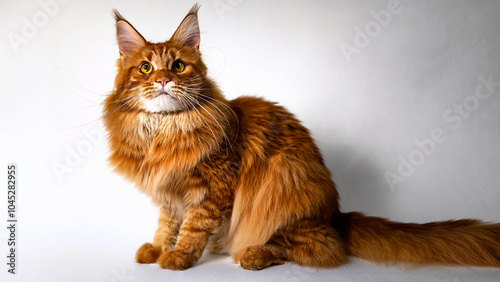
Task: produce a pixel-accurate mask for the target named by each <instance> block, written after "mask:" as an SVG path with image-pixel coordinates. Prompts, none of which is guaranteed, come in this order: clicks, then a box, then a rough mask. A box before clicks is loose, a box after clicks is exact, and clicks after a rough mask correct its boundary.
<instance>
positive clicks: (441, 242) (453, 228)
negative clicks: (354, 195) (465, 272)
mask: <svg viewBox="0 0 500 282" xmlns="http://www.w3.org/2000/svg"><path fill="white" fill-rule="evenodd" d="M334 225H336V226H337V227H338V229H339V230H340V232H341V233H342V235H343V237H344V239H345V241H346V243H347V247H348V252H349V254H350V255H352V256H355V257H359V258H362V259H366V260H370V261H374V262H378V263H386V264H400V263H402V264H413V265H415V264H441V265H470V266H489V267H500V224H485V223H484V222H481V221H478V220H470V219H465V220H456V221H444V222H432V223H425V224H413V223H398V222H393V221H389V220H386V219H383V218H377V217H369V216H365V215H363V214H361V213H358V212H352V213H346V214H342V215H341V216H340V218H339V220H338V222H335V223H334Z"/></svg>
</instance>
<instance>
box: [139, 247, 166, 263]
mask: <svg viewBox="0 0 500 282" xmlns="http://www.w3.org/2000/svg"><path fill="white" fill-rule="evenodd" d="M160 255H161V249H160V248H156V247H153V245H151V244H150V243H145V244H143V245H142V246H141V247H140V248H139V249H138V250H137V252H136V253H135V261H137V262H138V263H155V262H156V261H157V260H158V258H159V257H160Z"/></svg>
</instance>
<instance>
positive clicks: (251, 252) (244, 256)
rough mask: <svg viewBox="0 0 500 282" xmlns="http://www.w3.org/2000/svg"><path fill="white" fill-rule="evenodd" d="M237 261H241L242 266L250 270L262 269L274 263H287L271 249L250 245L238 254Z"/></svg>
mask: <svg viewBox="0 0 500 282" xmlns="http://www.w3.org/2000/svg"><path fill="white" fill-rule="evenodd" d="M236 261H239V262H240V265H241V267H243V268H245V269H250V270H260V269H262V268H264V267H268V266H270V265H273V264H283V263H285V262H284V261H283V260H282V259H279V258H277V257H276V256H275V255H274V254H273V253H272V252H271V251H269V250H266V249H264V248H261V247H248V248H246V249H243V250H242V251H241V252H240V253H239V255H238V256H237V259H236Z"/></svg>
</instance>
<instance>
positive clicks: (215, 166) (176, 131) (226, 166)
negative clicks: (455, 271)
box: [104, 6, 500, 269]
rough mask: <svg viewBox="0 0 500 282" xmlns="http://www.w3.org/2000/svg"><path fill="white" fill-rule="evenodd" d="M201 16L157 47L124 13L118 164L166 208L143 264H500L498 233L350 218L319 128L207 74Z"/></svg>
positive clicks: (116, 104)
mask: <svg viewBox="0 0 500 282" xmlns="http://www.w3.org/2000/svg"><path fill="white" fill-rule="evenodd" d="M197 10H198V7H197V6H195V7H193V9H192V10H191V11H190V12H189V13H188V15H187V16H186V17H185V19H184V20H183V22H182V23H181V25H180V26H179V28H178V29H177V31H176V32H175V33H174V36H173V37H172V38H171V39H170V40H169V41H166V42H163V43H150V42H147V41H146V40H145V39H144V38H143V37H142V35H140V34H139V33H138V32H137V31H136V30H135V29H134V28H133V27H132V25H130V23H128V22H127V21H126V20H125V19H124V18H123V17H122V16H121V15H120V14H119V13H118V12H116V11H115V17H116V21H117V39H118V45H119V50H120V59H119V60H118V62H117V67H118V74H117V76H116V79H115V89H114V91H113V92H112V93H111V94H110V95H109V97H108V98H107V99H106V101H105V106H104V121H105V125H106V128H107V130H108V132H109V136H108V141H109V147H110V152H111V155H110V157H109V161H110V163H111V165H112V166H113V167H114V168H115V170H116V171H117V172H118V173H121V174H123V175H124V176H125V177H126V178H127V179H128V180H130V181H132V182H134V183H135V184H136V185H137V187H138V189H139V190H140V191H142V192H144V193H145V194H147V195H149V196H150V197H151V198H152V201H153V202H154V203H155V204H157V205H159V206H160V207H161V208H160V218H159V221H158V229H157V231H156V233H155V236H154V238H153V243H152V244H150V243H146V244H144V245H142V246H141V247H140V248H139V249H138V250H137V253H136V260H137V262H140V263H155V262H157V263H158V264H159V265H160V266H161V267H163V268H169V269H186V268H189V267H191V266H192V265H193V264H194V263H195V262H196V261H197V260H198V259H199V257H200V256H201V254H202V252H203V250H204V249H205V248H206V247H207V246H208V248H209V250H211V251H213V252H220V253H227V254H230V255H231V256H232V257H233V259H234V260H235V261H237V262H239V263H240V264H241V266H242V267H244V268H247V269H261V268H263V267H266V266H269V265H272V264H281V263H284V262H285V261H293V262H296V263H299V264H302V265H309V266H316V267H334V266H338V265H341V264H343V263H346V262H347V255H349V254H350V255H355V256H359V257H361V258H365V259H370V260H373V261H377V262H384V263H394V262H396V263H397V262H400V263H414V264H425V263H439V264H455V265H480V266H500V243H499V241H500V225H498V224H496V225H486V224H483V223H481V222H478V221H471V220H464V221H455V222H442V223H429V224H423V225H417V224H403V223H395V222H390V221H387V220H385V219H379V218H373V217H365V216H363V215H362V214H359V213H350V214H342V213H341V212H340V210H339V199H338V193H337V190H336V188H335V185H334V183H333V181H332V180H331V175H330V172H329V170H328V168H327V167H326V166H325V164H324V162H323V159H322V156H321V154H320V152H319V149H318V148H317V146H316V145H315V143H314V140H313V139H312V138H311V136H310V134H309V132H308V130H307V129H306V128H304V127H303V126H302V125H301V124H300V122H299V121H298V120H297V119H296V118H295V117H294V116H293V115H292V114H290V113H289V112H287V111H286V110H285V109H284V108H283V107H281V106H278V105H276V104H275V103H271V102H267V101H265V100H263V99H261V98H255V97H241V98H237V99H235V100H232V101H227V100H226V99H225V98H224V96H223V95H222V93H221V92H220V90H219V89H218V88H217V86H216V85H215V83H214V82H213V81H212V80H210V79H209V78H208V77H207V76H206V70H207V68H206V66H205V65H204V64H203V61H202V60H201V54H200V52H199V42H200V40H199V28H198V21H197ZM144 64H146V65H147V67H146V68H145V69H144V70H143V69H142V66H143V65H144Z"/></svg>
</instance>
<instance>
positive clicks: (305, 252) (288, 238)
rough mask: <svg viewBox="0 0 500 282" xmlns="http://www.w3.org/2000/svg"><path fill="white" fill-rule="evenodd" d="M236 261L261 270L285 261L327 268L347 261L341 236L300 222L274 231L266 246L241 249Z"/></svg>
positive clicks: (325, 226) (323, 225) (329, 228)
mask: <svg viewBox="0 0 500 282" xmlns="http://www.w3.org/2000/svg"><path fill="white" fill-rule="evenodd" d="M236 261H237V262H239V263H240V265H241V266H242V267H243V268H245V269H262V268H264V267H267V266H270V265H273V264H282V263H284V262H285V261H292V262H295V263H298V264H300V265H305V266H312V267H324V268H330V267H336V266H339V265H342V264H345V263H347V261H348V259H347V252H346V246H345V243H344V241H343V239H342V237H341V236H340V234H339V233H338V232H337V231H336V230H335V229H334V228H333V227H332V226H331V225H330V224H329V223H326V222H322V221H319V220H300V221H298V222H296V223H295V224H293V225H290V226H287V227H285V228H281V229H280V230H278V231H277V232H276V234H274V235H273V237H272V238H271V240H270V241H269V242H268V243H267V244H264V245H261V246H252V247H248V248H245V249H243V250H242V251H240V252H239V254H238V255H237V256H236Z"/></svg>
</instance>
